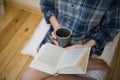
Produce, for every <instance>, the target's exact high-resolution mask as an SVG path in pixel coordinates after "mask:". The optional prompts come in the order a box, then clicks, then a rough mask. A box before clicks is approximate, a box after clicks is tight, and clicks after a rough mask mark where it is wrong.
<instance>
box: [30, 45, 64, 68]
mask: <svg viewBox="0 0 120 80" xmlns="http://www.w3.org/2000/svg"><path fill="white" fill-rule="evenodd" d="M62 52H64V49H63V48H62V47H58V46H55V45H52V44H49V43H47V44H45V45H43V46H42V47H41V49H40V50H39V52H38V54H37V55H36V57H35V59H34V60H33V62H32V64H31V67H32V66H34V65H37V66H40V67H41V65H42V66H43V65H44V67H45V66H46V67H45V69H47V68H48V67H47V66H49V67H51V69H52V68H53V69H54V70H56V66H57V63H58V61H59V59H60V57H61V55H62ZM43 63H44V64H43Z"/></svg>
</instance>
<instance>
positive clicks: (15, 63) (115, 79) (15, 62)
mask: <svg viewBox="0 0 120 80" xmlns="http://www.w3.org/2000/svg"><path fill="white" fill-rule="evenodd" d="M5 8H6V16H4V17H3V18H2V19H0V80H20V76H21V74H22V73H23V71H24V70H25V69H26V68H27V67H28V65H29V63H30V62H31V61H32V59H33V58H32V57H30V56H27V55H22V54H21V50H22V49H23V47H24V46H25V45H26V43H27V42H28V40H29V39H30V37H31V35H32V34H33V32H34V30H35V29H36V27H37V25H38V24H39V23H40V21H41V19H42V15H41V16H40V15H36V14H33V13H30V12H27V11H24V10H22V9H17V8H15V7H12V6H8V5H7V6H5ZM119 43H120V42H119ZM119 47H120V44H119ZM114 58H115V59H114V60H113V63H112V65H111V68H112V73H110V74H109V75H108V77H107V80H120V70H119V67H120V50H119V48H118V50H117V51H116V55H115V57H114Z"/></svg>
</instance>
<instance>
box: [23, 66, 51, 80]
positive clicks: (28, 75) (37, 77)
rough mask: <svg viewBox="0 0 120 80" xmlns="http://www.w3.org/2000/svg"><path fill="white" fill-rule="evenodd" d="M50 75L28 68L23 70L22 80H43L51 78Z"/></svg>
mask: <svg viewBox="0 0 120 80" xmlns="http://www.w3.org/2000/svg"><path fill="white" fill-rule="evenodd" d="M51 76H52V75H50V74H47V73H44V72H41V71H38V70H35V69H32V68H28V69H26V70H25V72H24V73H23V76H22V80H43V79H45V78H47V77H51Z"/></svg>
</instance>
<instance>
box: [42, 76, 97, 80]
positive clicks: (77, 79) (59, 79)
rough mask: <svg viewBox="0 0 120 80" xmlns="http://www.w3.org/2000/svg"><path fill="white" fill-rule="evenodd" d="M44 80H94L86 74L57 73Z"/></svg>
mask: <svg viewBox="0 0 120 80" xmlns="http://www.w3.org/2000/svg"><path fill="white" fill-rule="evenodd" d="M44 80H95V79H93V78H90V77H87V76H77V75H58V76H52V77H49V78H47V79H44Z"/></svg>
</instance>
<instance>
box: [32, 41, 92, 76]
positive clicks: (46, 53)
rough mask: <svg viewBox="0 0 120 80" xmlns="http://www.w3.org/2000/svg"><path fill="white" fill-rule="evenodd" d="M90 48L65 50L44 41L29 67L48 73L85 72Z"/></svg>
mask: <svg viewBox="0 0 120 80" xmlns="http://www.w3.org/2000/svg"><path fill="white" fill-rule="evenodd" d="M89 53H90V48H80V49H73V50H69V51H68V50H67V51H66V50H65V49H64V48H62V47H59V46H56V45H53V44H50V43H46V44H45V45H43V46H42V47H41V48H40V50H39V52H38V54H37V55H36V56H35V58H34V59H33V61H32V63H31V64H30V67H31V68H33V69H36V70H40V71H43V72H46V73H49V74H53V75H55V74H84V73H86V69H87V64H88V59H89Z"/></svg>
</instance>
